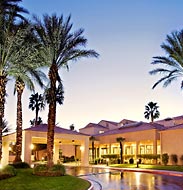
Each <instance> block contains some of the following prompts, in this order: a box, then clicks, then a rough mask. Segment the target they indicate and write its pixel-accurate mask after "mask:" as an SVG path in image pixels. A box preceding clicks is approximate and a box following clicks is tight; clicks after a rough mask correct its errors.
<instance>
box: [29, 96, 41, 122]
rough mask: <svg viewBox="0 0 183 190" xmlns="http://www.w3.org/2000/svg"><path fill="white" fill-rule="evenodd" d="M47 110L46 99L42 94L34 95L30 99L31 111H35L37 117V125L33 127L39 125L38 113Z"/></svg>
mask: <svg viewBox="0 0 183 190" xmlns="http://www.w3.org/2000/svg"><path fill="white" fill-rule="evenodd" d="M44 108H45V103H44V98H43V95H42V94H38V93H36V94H32V95H31V97H30V98H29V109H31V110H32V111H34V110H35V113H36V117H35V123H34V124H33V125H35V126H36V125H38V113H39V111H41V110H44Z"/></svg>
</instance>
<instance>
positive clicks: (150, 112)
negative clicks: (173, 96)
mask: <svg viewBox="0 0 183 190" xmlns="http://www.w3.org/2000/svg"><path fill="white" fill-rule="evenodd" d="M158 108H159V106H157V103H154V102H149V103H148V104H147V105H146V106H145V110H146V111H145V112H144V117H145V118H146V119H150V120H151V122H152V123H153V122H154V119H157V118H159V116H160V112H159V111H158Z"/></svg>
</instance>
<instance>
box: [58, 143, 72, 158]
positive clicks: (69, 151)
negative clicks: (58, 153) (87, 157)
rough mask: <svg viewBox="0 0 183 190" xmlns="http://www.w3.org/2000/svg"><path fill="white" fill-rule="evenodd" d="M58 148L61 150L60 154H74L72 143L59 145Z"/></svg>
mask: <svg viewBox="0 0 183 190" xmlns="http://www.w3.org/2000/svg"><path fill="white" fill-rule="evenodd" d="M60 149H61V150H62V156H68V157H71V156H75V146H74V145H66V144H63V145H60Z"/></svg>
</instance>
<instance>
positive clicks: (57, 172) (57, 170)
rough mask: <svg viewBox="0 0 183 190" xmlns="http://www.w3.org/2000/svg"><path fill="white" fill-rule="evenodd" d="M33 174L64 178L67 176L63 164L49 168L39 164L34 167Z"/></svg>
mask: <svg viewBox="0 0 183 190" xmlns="http://www.w3.org/2000/svg"><path fill="white" fill-rule="evenodd" d="M33 174H35V175H39V176H63V175H65V167H64V165H62V164H55V165H53V166H52V167H51V168H48V167H47V165H45V164H39V165H37V166H35V167H34V170H33Z"/></svg>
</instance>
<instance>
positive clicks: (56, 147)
mask: <svg viewBox="0 0 183 190" xmlns="http://www.w3.org/2000/svg"><path fill="white" fill-rule="evenodd" d="M58 161H59V145H55V144H54V154H53V162H54V164H57V163H58Z"/></svg>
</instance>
